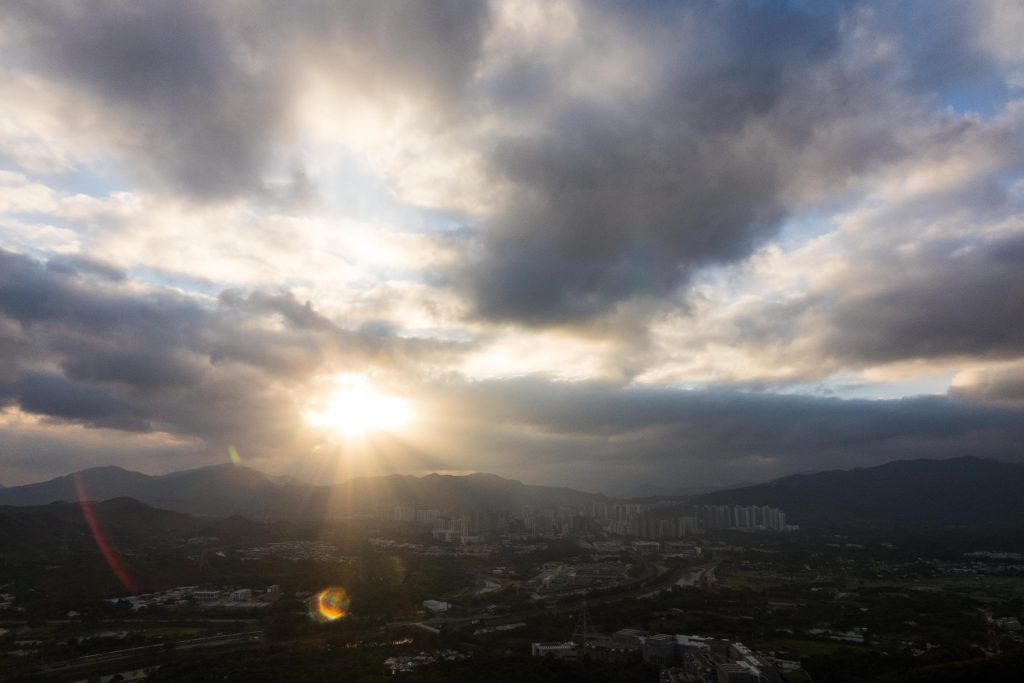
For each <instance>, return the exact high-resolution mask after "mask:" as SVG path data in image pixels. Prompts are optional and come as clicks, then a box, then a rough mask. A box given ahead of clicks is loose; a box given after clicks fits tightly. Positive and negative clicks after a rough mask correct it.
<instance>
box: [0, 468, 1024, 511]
mask: <svg viewBox="0 0 1024 683" xmlns="http://www.w3.org/2000/svg"><path fill="white" fill-rule="evenodd" d="M76 478H77V480H78V481H79V482H80V484H81V486H82V489H83V491H84V493H85V496H86V497H87V498H88V499H90V500H94V501H106V500H110V499H115V498H122V497H131V498H134V499H136V500H138V501H141V502H143V503H145V504H146V505H149V506H153V507H156V508H160V509H165V510H172V511H176V512H182V513H189V514H193V515H201V516H207V517H227V516H230V515H244V516H247V517H250V518H254V519H293V520H304V519H305V520H316V519H329V518H334V519H336V518H341V517H347V516H352V515H359V514H364V515H372V514H375V513H376V512H377V511H379V510H381V509H382V508H387V507H389V506H397V505H400V506H406V507H416V508H427V509H437V510H456V509H457V510H462V511H484V510H486V511H494V512H518V511H520V510H521V509H522V508H524V507H533V508H557V507H559V506H563V505H571V506H589V505H590V504H591V503H594V502H605V503H613V502H614V499H612V498H609V497H606V496H603V495H601V494H595V493H586V492H582V491H577V490H574V489H571V488H563V487H551V486H535V485H529V484H523V483H522V482H519V481H515V480H510V479H504V478H502V477H498V476H496V475H492V474H469V475H464V476H452V475H441V474H430V475H427V476H424V477H413V476H409V475H389V476H383V477H367V478H361V479H353V480H350V481H348V482H345V483H343V484H337V485H332V486H314V485H310V484H306V483H302V482H299V481H297V480H280V479H274V478H271V477H269V476H267V475H265V474H263V473H262V472H260V471H258V470H254V469H251V468H248V467H244V466H237V465H218V466H214V467H207V468H202V469H196V470H188V471H184V472H175V473H172V474H166V475H160V476H150V475H146V474H140V473H138V472H131V471H128V470H125V469H122V468H119V467H96V468H91V469H87V470H82V471H81V472H78V473H75V474H72V475H66V476H63V477H57V478H55V479H51V480H49V481H45V482H41V483H38V484H29V485H25V486H13V487H8V488H6V489H2V490H0V505H15V506H26V505H46V504H49V503H53V502H55V501H68V502H74V501H77V500H78V492H77V488H76ZM678 502H679V507H680V509H682V507H683V506H684V505H690V504H693V503H698V504H726V505H770V506H773V507H778V508H781V509H783V510H784V511H785V512H786V513H787V516H788V520H789V521H790V522H791V523H794V524H798V525H800V526H803V527H807V528H825V527H898V526H905V527H906V526H951V525H980V524H987V525H1007V526H1012V525H1024V464H1018V463H1007V462H1001V461H996V460H988V459H981V458H973V457H964V458H955V459H949V460H924V459H922V460H904V461H895V462H891V463H887V464H885V465H879V466H876V467H866V468H858V469H852V470H834V471H828V472H818V473H813V474H798V475H792V476H788V477H783V478H781V479H776V480H774V481H772V482H768V483H765V484H757V485H753V486H744V487H740V488H733V489H728V490H723V491H716V492H713V493H708V494H704V495H699V496H692V497H690V498H687V499H678Z"/></svg>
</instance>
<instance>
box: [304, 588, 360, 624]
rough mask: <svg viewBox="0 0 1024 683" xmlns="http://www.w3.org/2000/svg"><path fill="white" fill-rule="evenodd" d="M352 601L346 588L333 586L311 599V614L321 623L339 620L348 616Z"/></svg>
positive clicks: (312, 617) (311, 616) (314, 619)
mask: <svg viewBox="0 0 1024 683" xmlns="http://www.w3.org/2000/svg"><path fill="white" fill-rule="evenodd" d="M351 602H352V601H351V600H349V597H348V592H346V591H345V589H344V588H341V587H339V586H331V587H330V588H325V589H323V590H322V591H320V592H319V593H317V594H316V595H314V596H313V597H312V598H310V599H309V616H310V618H311V619H313V621H316V622H318V623H321V624H326V623H327V622H329V621H337V620H338V619H342V618H344V617H346V616H348V610H349V605H350V604H351Z"/></svg>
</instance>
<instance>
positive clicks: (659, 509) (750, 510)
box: [379, 500, 790, 541]
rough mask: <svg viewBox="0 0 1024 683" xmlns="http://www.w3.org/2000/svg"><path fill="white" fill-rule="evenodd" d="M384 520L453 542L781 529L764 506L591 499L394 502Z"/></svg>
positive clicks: (779, 516)
mask: <svg viewBox="0 0 1024 683" xmlns="http://www.w3.org/2000/svg"><path fill="white" fill-rule="evenodd" d="M379 517H380V518H381V519H383V520H386V521H389V522H395V523H400V524H416V525H419V526H421V527H426V528H429V529H430V530H431V532H432V534H433V536H434V538H436V539H438V540H446V541H452V540H458V539H460V538H466V537H471V536H475V535H478V534H486V533H488V532H504V533H518V534H525V535H532V536H572V535H575V534H580V533H590V532H596V531H605V532H607V533H610V534H612V535H615V536H627V537H632V538H641V539H647V540H654V541H660V540H671V539H683V538H687V537H690V536H693V535H695V534H699V533H703V532H705V531H714V530H737V531H786V530H788V529H789V528H790V527H788V526H787V525H786V513H785V512H783V511H782V510H780V509H778V508H774V507H770V506H768V505H693V506H689V507H680V506H679V505H678V501H675V500H672V501H663V502H661V503H660V504H659V503H653V504H652V503H635V502H610V501H595V502H593V503H591V504H588V505H581V506H572V505H562V506H559V507H557V508H543V509H541V508H536V509H535V508H530V507H524V508H523V509H522V510H521V511H520V513H519V514H510V513H497V512H481V511H477V512H472V513H469V514H462V513H459V512H444V511H441V510H431V509H420V508H415V507H410V506H401V505H394V506H391V507H387V508H384V509H382V510H381V511H380V513H379Z"/></svg>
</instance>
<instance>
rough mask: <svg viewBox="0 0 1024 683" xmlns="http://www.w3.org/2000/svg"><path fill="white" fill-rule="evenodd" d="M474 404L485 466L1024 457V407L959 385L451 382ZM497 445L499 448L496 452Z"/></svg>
mask: <svg viewBox="0 0 1024 683" xmlns="http://www.w3.org/2000/svg"><path fill="white" fill-rule="evenodd" d="M439 391H440V392H450V394H448V395H449V400H451V401H453V402H454V403H456V404H459V405H463V404H464V405H472V406H473V407H474V413H475V416H476V419H478V420H480V422H481V423H483V424H486V425H487V428H486V430H482V431H481V432H480V433H478V434H474V435H472V436H471V437H469V438H470V439H471V440H474V441H473V442H474V444H475V445H476V446H477V447H476V448H475V449H474V452H475V453H477V454H478V455H477V456H476V458H475V466H477V467H478V468H480V469H484V470H486V469H488V468H498V467H504V468H505V471H508V470H510V469H511V470H513V471H515V470H516V468H519V471H520V472H524V473H532V476H535V477H540V478H541V480H546V481H561V482H566V483H569V482H572V481H574V480H575V481H587V482H588V483H589V485H591V486H592V487H594V488H600V487H608V486H609V485H611V484H610V483H611V482H614V481H616V478H618V479H619V484H618V485H625V483H627V482H628V483H642V482H659V483H662V484H664V485H671V486H684V485H689V484H702V485H703V484H724V483H729V482H736V481H750V480H753V479H756V480H761V479H769V478H773V477H777V476H782V475H785V474H790V473H793V472H801V471H813V470H822V469H830V468H835V467H850V466H856V465H860V466H868V465H873V464H878V463H881V462H887V461H889V460H893V459H900V458H917V457H936V458H944V457H956V456H960V455H977V456H987V457H995V458H1001V459H1015V458H1019V452H1018V449H1017V447H1016V445H1015V444H1016V443H1017V442H1018V441H1019V440H1020V439H1021V438H1024V420H1022V418H1024V414H1022V413H1021V411H1020V410H1017V409H1010V408H1004V407H998V406H980V405H978V404H976V403H972V402H967V401H962V400H959V399H957V398H953V397H944V396H921V397H911V398H905V399H900V400H840V399H835V398H820V397H813V396H801V395H787V394H773V393H756V392H740V391H731V390H722V389H717V390H716V389H702V390H691V391H683V390H677V389H669V388H653V387H652V388H642V387H622V386H616V385H609V384H603V383H597V382H584V383H564V382H550V381H546V380H543V379H539V378H537V379H519V380H506V381H492V382H481V383H475V384H469V385H462V386H458V387H451V386H450V387H447V388H445V389H441V388H439ZM489 454H492V455H489Z"/></svg>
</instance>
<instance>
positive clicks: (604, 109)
mask: <svg viewBox="0 0 1024 683" xmlns="http://www.w3.org/2000/svg"><path fill="white" fill-rule="evenodd" d="M1022 35H1024V6H1022V5H1021V4H1020V3H1019V2H1013V1H1011V0H1006V1H1002V2H1000V1H996V0H991V1H988V0H986V1H978V2H970V3H959V2H927V3H884V2H836V3H831V2H822V3H817V2H815V3H742V2H687V3H590V2H530V1H526V0H522V1H509V2H504V1H500V0H496V1H494V2H489V3H487V2H429V3H408V4H398V3H382V2H355V3H296V4H294V5H293V4H291V3H258V2H217V3H200V2H143V3H128V2H91V3H56V2H55V3H37V2H15V3H7V4H5V6H4V8H3V10H2V11H0V54H2V55H3V56H2V57H0V66H2V72H0V100H2V101H3V102H4V106H3V108H2V110H0V483H2V484H4V485H6V486H12V485H19V484H26V483H30V482H35V481H40V480H44V479H49V478H51V477H54V476H58V475H62V474H66V473H68V472H72V471H76V470H81V469H85V468H88V467H92V466H97V465H120V466H122V467H125V468H128V469H131V470H135V471H140V472H145V473H149V474H161V473H167V472H173V471H178V470H184V469H190V468H196V467H202V466H206V465H214V464H220V463H228V462H237V463H244V464H247V465H250V466H252V467H255V468H257V469H260V470H263V471H265V472H268V473H272V474H275V475H278V474H280V475H290V476H295V477H299V478H301V479H305V480H308V481H313V482H318V483H329V482H340V481H344V480H346V479H349V478H351V477H355V476H362V475H373V474H386V473H406V474H417V475H421V474H424V473H428V472H447V473H467V472H489V473H495V474H498V475H501V476H504V477H511V478H516V479H520V480H522V481H526V482H530V483H536V484H555V485H572V486H573V487H575V488H578V489H582V490H587V491H603V492H608V493H623V492H628V491H631V490H641V489H643V487H650V486H652V485H656V486H658V487H661V489H662V490H665V491H680V490H683V489H686V488H687V487H714V486H722V485H726V484H732V483H737V482H759V481H767V480H770V479H773V478H776V477H779V476H783V475H787V474H791V473H795V472H809V471H820V470H828V469H833V468H842V469H848V468H854V467H867V466H873V465H878V464H881V463H885V462H888V461H891V460H897V459H915V458H938V459H944V458H951V457H958V456H979V457H988V458H995V459H999V460H1006V461H1017V462H1019V461H1020V460H1021V459H1022V452H1021V447H1020V444H1021V443H1024V323H1022V321H1024V268H1022V265H1024V218H1022V216H1024V213H1022V210H1024V155H1022V152H1024V149H1022V148H1024V137H1022V123H1024V41H1021V36H1022Z"/></svg>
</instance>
